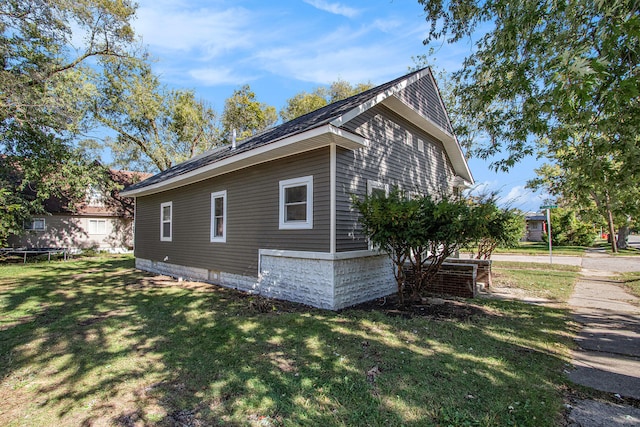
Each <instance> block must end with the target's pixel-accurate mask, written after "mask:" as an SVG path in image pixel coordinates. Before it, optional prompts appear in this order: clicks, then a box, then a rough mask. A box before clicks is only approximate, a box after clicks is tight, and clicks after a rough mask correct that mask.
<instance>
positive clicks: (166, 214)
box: [162, 206, 171, 221]
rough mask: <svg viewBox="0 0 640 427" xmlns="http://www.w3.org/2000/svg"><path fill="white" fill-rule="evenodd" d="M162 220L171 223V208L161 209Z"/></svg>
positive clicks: (164, 207)
mask: <svg viewBox="0 0 640 427" xmlns="http://www.w3.org/2000/svg"><path fill="white" fill-rule="evenodd" d="M162 220H163V221H171V206H163V207H162Z"/></svg>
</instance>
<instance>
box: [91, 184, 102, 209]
mask: <svg viewBox="0 0 640 427" xmlns="http://www.w3.org/2000/svg"><path fill="white" fill-rule="evenodd" d="M87 204H88V205H89V206H98V207H101V206H104V197H103V195H102V190H100V188H99V187H97V186H95V185H92V186H90V187H89V188H88V189H87Z"/></svg>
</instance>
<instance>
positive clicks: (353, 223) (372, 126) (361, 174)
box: [336, 105, 454, 252]
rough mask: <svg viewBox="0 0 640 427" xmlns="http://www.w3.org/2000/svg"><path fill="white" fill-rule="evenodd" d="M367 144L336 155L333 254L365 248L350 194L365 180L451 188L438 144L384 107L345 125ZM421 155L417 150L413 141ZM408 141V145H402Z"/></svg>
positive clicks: (430, 189)
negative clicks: (420, 144)
mask: <svg viewBox="0 0 640 427" xmlns="http://www.w3.org/2000/svg"><path fill="white" fill-rule="evenodd" d="M346 127H348V128H349V129H351V130H352V131H354V132H357V133H359V134H360V135H362V136H364V137H365V138H367V139H368V140H369V142H370V143H369V146H368V147H366V148H361V149H359V150H357V151H349V150H344V149H338V150H337V153H336V169H337V179H336V185H337V189H336V193H337V194H336V250H337V251H338V252H345V251H352V250H360V249H367V241H366V239H365V238H364V237H363V236H362V234H361V233H360V231H359V226H358V221H357V212H355V211H354V210H353V209H352V207H351V195H352V194H356V195H357V196H363V195H364V194H366V192H367V181H368V180H372V181H378V182H381V183H383V184H387V185H388V186H389V187H390V188H391V187H393V186H398V187H399V188H401V189H403V190H405V191H409V192H416V193H421V194H424V193H430V194H442V193H444V192H448V191H449V189H450V182H451V179H452V178H453V177H454V172H453V167H452V165H451V162H450V161H449V159H448V157H447V155H446V152H445V149H444V146H443V145H442V143H441V142H440V141H438V140H436V139H435V138H433V137H432V136H431V135H429V134H427V133H425V132H424V131H422V130H421V129H419V128H417V127H416V126H414V125H412V124H411V123H409V122H408V121H406V120H405V119H403V118H402V117H400V116H399V115H397V114H396V113H394V112H393V111H391V110H390V109H388V108H387V107H384V106H382V105H378V106H375V107H373V108H372V109H370V110H368V111H367V112H365V113H364V114H361V115H360V116H358V117H356V118H355V119H353V120H352V121H351V122H349V123H347V126H346ZM419 140H421V141H423V143H424V152H420V151H419V150H418V141H419ZM407 141H409V143H408V142H407Z"/></svg>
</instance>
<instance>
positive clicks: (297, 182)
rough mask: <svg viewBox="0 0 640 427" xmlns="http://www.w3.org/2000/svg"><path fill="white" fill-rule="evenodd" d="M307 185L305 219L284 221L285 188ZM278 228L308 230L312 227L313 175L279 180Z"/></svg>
mask: <svg viewBox="0 0 640 427" xmlns="http://www.w3.org/2000/svg"><path fill="white" fill-rule="evenodd" d="M301 185H306V186H307V220H306V221H289V222H287V221H285V219H286V217H287V216H286V214H285V206H284V201H285V197H284V194H285V190H286V189H287V188H289V187H299V186H301ZM279 205H280V215H279V216H280V221H279V222H280V225H279V227H280V230H310V229H312V228H313V175H309V176H303V177H300V178H293V179H285V180H283V181H280V203H279Z"/></svg>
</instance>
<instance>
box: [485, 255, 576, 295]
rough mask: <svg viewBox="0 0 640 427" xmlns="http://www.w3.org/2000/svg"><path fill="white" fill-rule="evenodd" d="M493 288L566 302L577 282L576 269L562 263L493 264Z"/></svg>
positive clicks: (506, 262) (497, 262)
mask: <svg viewBox="0 0 640 427" xmlns="http://www.w3.org/2000/svg"><path fill="white" fill-rule="evenodd" d="M492 271H493V285H494V286H495V287H507V288H511V287H512V288H518V289H522V290H524V291H526V292H527V294H529V295H533V296H537V297H542V298H546V299H550V300H555V301H557V302H566V301H567V300H568V299H569V297H570V296H571V293H572V292H573V287H574V285H575V283H576V281H577V280H578V273H579V272H580V267H578V266H574V265H563V264H554V265H552V266H551V265H549V264H542V263H539V264H536V263H525V262H512V261H493V262H492Z"/></svg>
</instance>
